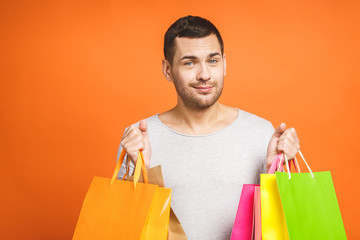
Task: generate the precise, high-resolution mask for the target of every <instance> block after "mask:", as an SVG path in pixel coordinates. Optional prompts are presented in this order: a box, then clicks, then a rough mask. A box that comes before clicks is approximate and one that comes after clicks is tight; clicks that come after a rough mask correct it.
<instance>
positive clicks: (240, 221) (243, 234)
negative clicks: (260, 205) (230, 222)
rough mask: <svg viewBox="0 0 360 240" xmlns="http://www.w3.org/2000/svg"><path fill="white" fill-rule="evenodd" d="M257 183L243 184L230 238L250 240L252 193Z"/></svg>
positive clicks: (251, 232)
mask: <svg viewBox="0 0 360 240" xmlns="http://www.w3.org/2000/svg"><path fill="white" fill-rule="evenodd" d="M256 186H259V185H255V184H244V185H243V188H242V191H241V196H240V202H239V206H238V209H237V212H236V217H235V222H234V226H233V229H232V233H231V240H251V239H252V237H253V230H254V193H255V187H256Z"/></svg>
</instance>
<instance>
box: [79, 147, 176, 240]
mask: <svg viewBox="0 0 360 240" xmlns="http://www.w3.org/2000/svg"><path fill="white" fill-rule="evenodd" d="M124 156H125V151H124V150H123V151H122V153H121V155H120V158H119V161H118V162H117V164H116V167H115V171H114V174H113V177H112V179H109V178H103V177H94V178H93V180H92V182H91V185H90V187H89V190H88V192H87V194H86V196H85V199H84V202H83V206H82V208H81V212H80V216H79V219H78V222H77V225H76V228H75V232H74V236H73V240H80V239H81V240H98V239H106V240H111V239H117V240H118V239H126V240H133V239H134V240H139V239H142V240H143V239H159V240H161V239H166V238H167V234H168V227H169V216H170V202H171V189H168V188H162V187H159V186H157V185H153V184H148V179H147V173H146V168H145V163H144V157H143V155H142V152H139V155H138V159H137V163H136V167H135V172H134V181H133V182H128V181H122V180H116V176H117V173H118V171H119V170H120V167H121V164H122V162H123V160H124ZM141 171H142V174H143V178H144V183H138V180H139V177H140V172H141Z"/></svg>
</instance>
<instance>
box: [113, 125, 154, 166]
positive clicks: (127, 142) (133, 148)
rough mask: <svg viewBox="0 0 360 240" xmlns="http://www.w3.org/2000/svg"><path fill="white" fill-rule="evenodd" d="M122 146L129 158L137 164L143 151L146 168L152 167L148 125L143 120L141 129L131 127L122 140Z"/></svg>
mask: <svg viewBox="0 0 360 240" xmlns="http://www.w3.org/2000/svg"><path fill="white" fill-rule="evenodd" d="M120 144H121V146H122V147H123V148H124V149H125V151H126V153H127V157H129V158H130V160H131V161H132V162H133V163H134V165H135V164H136V160H137V157H138V154H139V151H140V150H141V151H142V152H143V154H144V158H145V159H144V160H145V165H146V168H149V166H150V156H151V146H150V140H149V136H148V133H147V123H146V121H145V120H141V121H140V124H139V127H136V126H134V125H131V126H130V127H129V128H128V129H127V130H126V132H125V133H124V135H123V137H122V139H121V143H120Z"/></svg>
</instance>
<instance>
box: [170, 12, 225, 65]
mask: <svg viewBox="0 0 360 240" xmlns="http://www.w3.org/2000/svg"><path fill="white" fill-rule="evenodd" d="M210 34H215V35H216V37H217V39H218V41H219V44H220V50H221V54H223V53H224V43H223V40H222V38H221V35H220V32H219V31H218V30H217V28H216V27H215V26H214V24H212V23H211V22H210V21H209V20H207V19H205V18H202V17H196V16H191V15H189V16H186V17H182V18H179V19H178V20H176V22H174V23H173V24H172V25H171V26H170V27H169V29H168V30H167V31H166V33H165V38H164V56H165V59H166V60H168V61H169V62H170V64H171V63H172V61H173V58H174V55H175V41H174V40H175V38H176V37H189V38H202V37H206V36H209V35H210Z"/></svg>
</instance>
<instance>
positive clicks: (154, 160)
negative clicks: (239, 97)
mask: <svg viewBox="0 0 360 240" xmlns="http://www.w3.org/2000/svg"><path fill="white" fill-rule="evenodd" d="M146 121H147V124H148V134H149V138H150V144H151V147H152V155H151V159H150V167H154V166H157V165H161V166H162V171H163V178H164V183H165V187H167V188H171V189H172V200H171V206H172V208H173V210H174V212H175V214H176V215H177V216H178V218H179V220H180V222H181V225H182V226H183V228H184V230H185V233H186V236H187V237H188V239H189V240H195V239H196V240H201V239H206V240H211V239H216V240H223V239H224V240H225V239H226V240H228V239H230V235H231V230H232V227H233V224H234V220H235V215H236V211H237V207H238V204H239V199H240V194H241V190H242V186H243V184H258V183H259V177H260V173H262V172H264V171H265V163H266V153H267V146H268V143H269V140H270V138H271V136H272V134H273V132H274V128H273V126H272V124H271V123H270V122H269V121H267V120H265V119H262V118H260V117H258V116H255V115H253V114H250V113H247V112H245V111H242V110H240V109H239V115H238V117H237V119H236V120H235V121H234V122H233V123H231V124H230V125H228V126H226V127H225V128H223V129H221V130H219V131H217V132H214V133H211V134H207V135H186V134H182V133H178V132H176V131H174V130H172V129H170V128H169V127H167V126H166V125H165V124H163V123H162V122H161V121H160V119H159V117H158V114H157V115H154V116H152V117H150V118H147V119H146ZM137 124H138V123H137ZM121 150H122V148H121V146H120V147H119V151H118V156H119V155H120V152H121ZM124 162H125V161H124ZM133 168H134V166H133V164H131V166H130V173H132V172H133ZM124 174H125V164H123V166H122V168H121V170H120V172H119V174H118V178H122V176H123V175H124Z"/></svg>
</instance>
